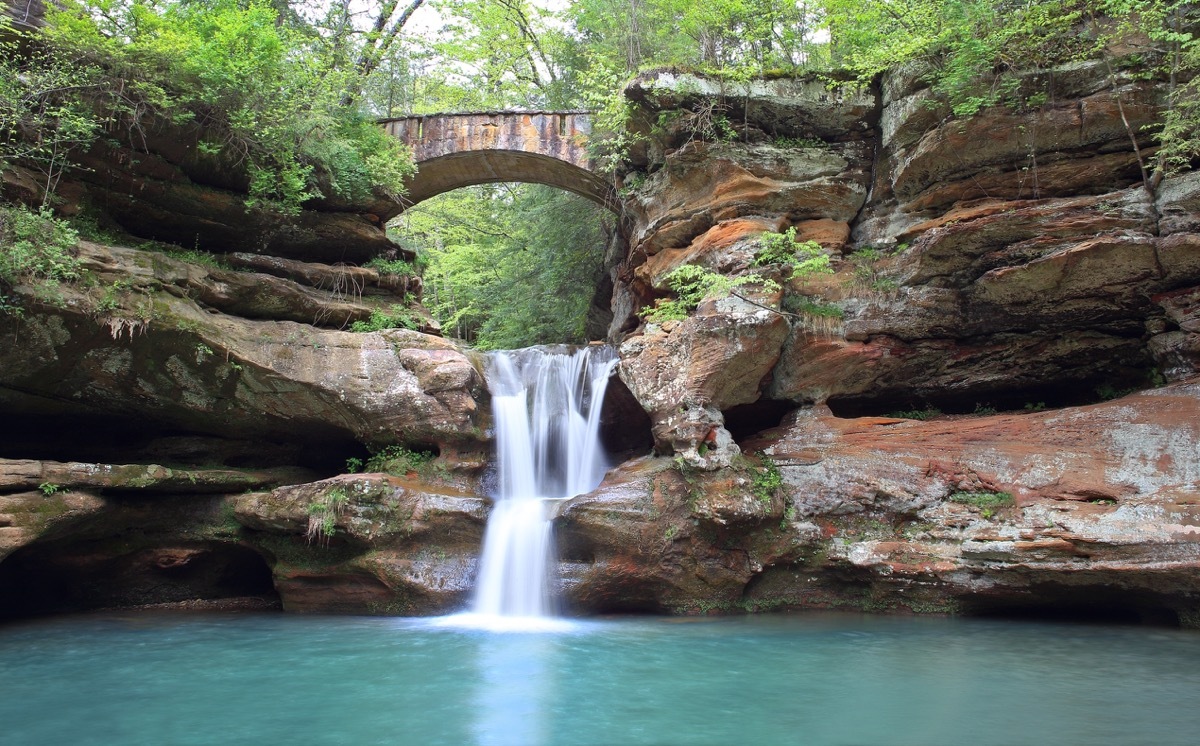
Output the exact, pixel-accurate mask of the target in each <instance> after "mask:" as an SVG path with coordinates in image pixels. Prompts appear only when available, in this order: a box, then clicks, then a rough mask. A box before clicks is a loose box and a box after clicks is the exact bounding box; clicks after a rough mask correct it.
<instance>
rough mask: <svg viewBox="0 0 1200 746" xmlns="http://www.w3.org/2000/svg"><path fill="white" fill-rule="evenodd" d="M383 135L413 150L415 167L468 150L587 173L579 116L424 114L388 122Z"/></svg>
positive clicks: (583, 121)
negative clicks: (550, 161)
mask: <svg viewBox="0 0 1200 746" xmlns="http://www.w3.org/2000/svg"><path fill="white" fill-rule="evenodd" d="M384 126H385V128H386V129H387V132H388V134H389V135H391V136H393V137H396V138H399V139H400V140H401V141H403V142H404V143H406V144H407V145H408V146H409V147H410V148H412V149H413V156H414V158H415V160H416V161H417V163H420V162H421V161H427V160H431V159H433V158H440V157H442V156H446V155H451V154H453V153H462V152H467V151H473V150H519V151H523V152H526V153H538V154H540V155H545V156H549V157H551V158H557V159H559V160H560V161H566V162H567V163H571V164H574V165H576V166H579V167H580V168H585V169H589V170H590V169H591V164H590V160H589V158H588V153H587V139H588V135H589V134H591V131H592V115H591V114H590V113H589V112H584V111H507V112H506V111H498V112H483V113H476V114H428V115H424V116H412V117H404V118H400V119H389V120H386V121H385V122H384Z"/></svg>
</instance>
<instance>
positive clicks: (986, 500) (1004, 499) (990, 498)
mask: <svg viewBox="0 0 1200 746" xmlns="http://www.w3.org/2000/svg"><path fill="white" fill-rule="evenodd" d="M946 499H947V500H949V501H950V502H953V503H958V504H960V505H969V506H971V507H973V508H979V509H980V510H981V511H984V512H985V513H986V515H984V518H990V517H991V516H992V515H994V514H995V510H996V509H997V508H1004V507H1007V506H1009V505H1012V504H1013V496H1012V495H1011V494H1010V493H1008V492H954V493H951V494H950V496H949V497H948V498H946Z"/></svg>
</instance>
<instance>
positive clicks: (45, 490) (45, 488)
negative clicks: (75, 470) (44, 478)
mask: <svg viewBox="0 0 1200 746" xmlns="http://www.w3.org/2000/svg"><path fill="white" fill-rule="evenodd" d="M38 490H40V491H41V493H42V495H44V496H45V497H50V496H51V495H57V494H58V493H59V492H66V488H65V487H63V486H61V485H57V484H54V483H53V482H42V483H41V484H39V485H38Z"/></svg>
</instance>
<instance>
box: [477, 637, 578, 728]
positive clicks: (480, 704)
mask: <svg viewBox="0 0 1200 746" xmlns="http://www.w3.org/2000/svg"><path fill="white" fill-rule="evenodd" d="M557 647H558V642H557V640H556V639H555V638H554V637H553V636H547V635H536V634H515V635H501V636H498V637H493V638H491V639H488V640H486V641H484V642H483V643H482V644H481V645H480V646H479V650H478V652H477V653H476V655H477V658H476V665H477V667H478V671H479V676H478V681H477V683H476V685H475V695H474V698H473V700H472V702H473V704H474V708H473V709H474V712H473V718H474V728H473V732H474V734H475V743H477V744H480V746H508V745H509V744H513V745H514V746H523V745H524V744H541V743H553V740H552V739H551V735H552V734H551V732H550V723H549V719H548V713H547V711H546V710H547V708H546V706H545V704H546V703H547V702H548V701H550V700H551V699H552V698H553V696H554V694H555V691H556V690H557V688H558V686H559V681H558V676H557V675H556V672H557V668H556V663H557V658H558V655H557V653H558V651H557Z"/></svg>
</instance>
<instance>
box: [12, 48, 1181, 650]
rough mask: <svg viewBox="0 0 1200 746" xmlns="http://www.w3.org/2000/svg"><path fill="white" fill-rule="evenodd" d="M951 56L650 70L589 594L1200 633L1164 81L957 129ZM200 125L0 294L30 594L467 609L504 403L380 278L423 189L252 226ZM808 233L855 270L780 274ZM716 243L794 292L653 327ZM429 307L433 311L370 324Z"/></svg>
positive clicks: (410, 287) (130, 175)
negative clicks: (92, 237) (1160, 164)
mask: <svg viewBox="0 0 1200 746" xmlns="http://www.w3.org/2000/svg"><path fill="white" fill-rule="evenodd" d="M921 73H922V71H921V70H918V69H898V70H893V71H890V72H888V73H886V74H884V75H883V76H882V77H881V78H880V80H879V82H878V84H876V85H872V86H867V87H854V86H850V85H845V86H833V87H830V86H828V85H826V83H825V82H823V81H817V80H814V79H806V78H795V79H789V78H781V79H774V80H765V79H764V80H752V81H748V82H736V83H733V82H727V81H726V82H723V81H721V80H718V79H715V78H711V77H707V76H704V75H700V74H694V73H684V72H680V71H675V70H656V71H651V72H645V73H643V74H641V75H640V76H638V77H637V78H636V79H635V80H634V81H633V82H632V83H630V85H629V86H628V87H627V88H626V90H625V97H626V100H627V101H628V104H629V106H630V107H631V110H632V116H631V119H630V131H631V132H635V133H637V134H638V135H639V137H638V138H637V140H636V142H635V144H634V145H633V147H631V149H630V150H629V152H628V155H627V158H626V159H625V160H624V161H623V162H622V164H621V166H620V168H619V169H618V170H617V171H616V173H615V174H614V176H613V182H614V183H613V187H614V191H613V193H614V194H615V195H616V198H617V199H618V200H619V208H620V212H621V214H622V215H623V223H622V230H621V232H620V235H618V236H616V237H615V238H614V240H613V241H612V242H611V244H610V247H609V256H608V257H607V258H606V260H607V261H606V267H607V270H608V274H607V279H606V280H605V281H604V282H603V283H602V284H601V287H599V288H597V296H598V297H600V298H602V299H603V300H604V301H606V303H601V305H606V306H607V307H606V308H604V309H603V310H602V312H601V313H600V314H598V315H596V316H595V317H594V318H593V322H594V323H593V326H601V327H603V326H607V331H606V332H605V335H604V336H605V337H606V341H607V342H609V343H611V344H613V345H615V346H616V348H617V349H618V350H619V358H620V361H619V363H618V364H617V367H616V370H617V373H618V376H619V378H618V379H614V381H613V383H612V385H611V386H610V387H609V389H608V390H607V392H606V393H605V396H604V399H605V414H604V416H603V417H602V418H601V420H602V421H601V422H600V433H601V437H602V439H603V440H604V442H605V445H606V447H607V448H608V450H609V451H610V452H611V453H613V454H614V455H615V456H617V457H619V459H620V462H619V463H618V464H616V465H615V468H613V469H612V470H611V471H609V472H608V474H607V475H606V476H605V477H604V479H603V481H602V482H600V484H599V485H598V486H597V487H595V488H594V489H590V488H588V489H587V490H586V491H585V492H584V494H581V495H578V496H576V497H573V498H571V499H569V500H566V501H564V502H563V504H562V505H561V506H560V507H559V509H558V511H557V515H556V517H555V518H554V529H555V531H556V532H557V534H558V537H559V547H560V553H559V556H558V558H557V562H556V564H557V567H556V570H557V572H556V576H557V577H558V578H559V580H558V582H557V586H558V587H557V589H556V590H557V591H558V593H559V594H560V596H561V598H562V599H563V602H564V604H565V606H566V607H567V609H568V610H569V611H570V612H571V613H574V614H580V615H590V614H601V613H608V612H654V613H670V614H688V615H691V614H708V613H717V612H752V611H766V610H784V609H843V610H844V609H852V610H864V611H874V612H895V613H902V614H909V613H915V614H938V615H940V614H1034V615H1059V614H1061V615H1067V616H1078V617H1084V618H1096V617H1102V618H1113V619H1119V620H1126V621H1141V620H1144V621H1152V622H1162V623H1168V624H1175V625H1181V626H1188V627H1194V626H1196V625H1197V624H1200V586H1198V584H1197V572H1198V570H1200V452H1198V450H1197V448H1196V443H1197V442H1200V432H1198V430H1200V381H1198V379H1197V376H1198V375H1200V373H1198V367H1197V366H1198V365H1200V336H1198V335H1200V177H1198V175H1197V173H1196V172H1195V171H1194V170H1187V169H1184V170H1182V171H1181V172H1179V173H1176V174H1173V175H1171V176H1168V177H1167V178H1165V179H1163V180H1162V181H1161V183H1159V184H1154V185H1151V184H1149V183H1147V182H1146V181H1145V180H1144V174H1143V173H1142V171H1141V169H1140V168H1139V159H1141V158H1142V157H1143V156H1144V155H1145V154H1147V153H1150V152H1152V150H1153V148H1154V145H1153V144H1152V142H1151V141H1150V138H1149V136H1148V135H1146V134H1145V130H1144V128H1145V127H1146V126H1147V125H1150V124H1152V123H1153V122H1154V121H1155V117H1156V116H1158V114H1159V113H1160V112H1161V110H1162V108H1163V107H1164V105H1165V96H1166V85H1167V82H1166V81H1163V80H1161V79H1155V78H1154V77H1153V76H1147V75H1142V74H1139V73H1138V71H1137V70H1135V69H1131V68H1122V67H1118V68H1117V69H1113V68H1112V67H1111V66H1110V65H1107V64H1105V63H1104V62H1102V61H1090V62H1080V63H1072V64H1069V65H1063V66H1059V67H1055V68H1053V69H1047V70H1037V71H1031V72H1029V73H1028V74H1026V75H1025V76H1024V77H1023V78H1021V80H1020V85H1021V86H1024V87H1026V88H1028V90H1029V91H1031V92H1032V91H1034V90H1041V88H1040V87H1041V86H1043V85H1044V84H1045V82H1046V80H1047V79H1050V80H1052V82H1053V85H1052V90H1053V97H1052V98H1049V99H1047V100H1046V101H1043V102H1042V103H1040V104H1039V105H1037V106H1020V107H1016V108H1012V107H1008V106H1003V105H997V106H993V107H991V108H985V109H984V110H982V111H981V112H979V113H978V114H976V115H974V116H971V117H959V116H956V115H955V114H954V113H953V111H952V110H951V109H950V107H949V105H948V104H947V103H946V102H945V101H943V100H941V99H940V98H939V94H938V93H937V92H935V91H933V90H932V89H931V88H930V87H928V85H926V83H925V82H924V81H923V78H922V74H921ZM714 112H717V113H719V114H720V116H721V117H722V119H723V121H725V122H726V123H727V124H728V125H729V127H730V128H731V132H732V133H733V134H732V135H720V133H719V132H718V131H717V130H716V129H714V127H715V124H714V122H715V120H714ZM202 139H203V132H202V131H201V129H200V128H199V127H198V126H197V125H195V124H194V123H190V124H189V123H184V124H178V123H173V122H168V121H165V120H164V121H154V122H151V123H149V124H148V125H147V126H146V128H145V130H144V131H143V133H141V134H140V135H139V137H138V139H136V140H134V139H133V138H132V135H131V136H130V137H128V138H125V139H121V138H117V137H114V138H113V139H111V140H105V141H98V142H97V143H96V144H95V145H94V146H93V147H92V148H91V149H90V150H88V151H86V152H84V153H83V154H82V155H81V156H80V164H79V166H78V167H77V168H75V169H72V170H70V171H68V172H67V173H66V174H64V176H63V179H62V182H61V184H60V185H59V187H58V192H59V194H60V195H61V196H62V197H63V204H62V205H61V206H60V208H59V209H60V212H61V213H63V214H71V213H72V211H80V210H84V208H85V207H86V209H87V210H92V211H95V212H98V213H99V214H100V215H101V216H102V217H103V218H104V220H105V221H111V223H112V224H114V225H116V226H119V228H120V229H121V230H122V231H124V237H123V238H121V239H120V240H114V241H88V240H84V241H81V242H80V243H79V245H78V249H77V258H78V260H79V263H80V266H81V267H82V268H83V269H84V270H86V273H87V276H88V280H87V281H86V282H75V283H62V284H61V285H59V286H57V287H56V288H54V289H53V294H52V296H47V295H46V289H45V288H44V287H43V286H41V285H38V284H36V283H32V282H30V283H25V284H18V285H16V286H14V287H13V288H11V290H10V291H9V292H8V295H7V296H6V297H10V298H11V302H12V303H14V304H16V305H19V306H20V307H21V308H22V309H23V312H22V313H21V314H19V315H16V314H4V315H0V337H2V338H3V339H4V340H5V348H4V359H3V363H2V364H0V412H3V415H4V421H5V422H6V423H7V424H8V427H7V428H5V429H4V432H3V433H2V434H0V456H3V458H2V459H0V597H3V598H4V599H5V603H4V604H3V606H2V607H0V616H4V617H10V618H17V617H25V616H32V615H38V614H46V613H56V612H67V611H79V610H91V609H100V608H109V609H111V608H131V607H146V606H159V605H184V606H194V607H201V608H204V607H214V608H280V607H281V608H283V609H284V610H286V611H295V612H337V613H356V614H363V613H366V614H383V615H431V614H441V613H446V612H451V611H457V610H461V609H463V608H464V607H465V606H466V605H467V604H468V602H469V599H470V597H471V595H472V592H473V587H474V581H475V578H476V577H477V576H478V573H479V567H478V560H479V556H480V548H481V546H482V545H483V538H484V530H485V529H484V525H485V521H486V519H487V517H488V515H489V514H493V515H494V514H495V513H496V512H497V510H498V509H499V508H498V507H496V506H493V505H492V504H491V501H490V500H489V499H487V497H485V495H487V494H488V490H487V488H486V482H487V480H488V479H489V478H490V477H489V476H488V475H489V470H490V468H491V466H492V462H493V460H494V459H493V457H492V452H493V446H494V440H495V432H496V430H497V428H498V427H499V422H498V420H497V419H496V418H494V417H493V415H491V414H490V407H491V406H492V405H493V404H494V402H495V400H496V398H497V397H496V396H495V395H494V392H493V393H492V394H489V393H488V391H487V388H486V386H485V379H484V375H483V371H484V366H485V364H486V363H485V361H484V359H483V356H482V355H481V354H480V353H478V352H476V351H474V350H471V349H469V348H467V347H465V346H464V345H461V344H459V343H457V342H455V341H453V340H450V339H447V338H444V337H442V336H439V327H438V325H437V323H436V322H435V321H434V320H433V319H432V318H431V317H430V316H429V315H428V314H427V313H425V312H424V311H423V309H422V307H421V306H420V303H419V299H420V295H421V291H422V287H421V280H420V278H419V277H416V276H405V275H395V274H388V273H386V272H381V271H379V270H378V269H374V268H371V267H368V266H365V265H366V263H367V260H368V259H370V258H372V257H375V256H389V257H394V258H398V259H410V260H411V259H413V256H412V255H411V252H409V251H408V250H407V249H405V248H404V247H402V246H400V245H398V244H396V243H394V242H392V241H391V240H390V239H389V238H388V236H387V235H386V233H385V230H384V226H385V224H386V223H387V221H388V220H389V219H391V218H392V217H394V216H395V215H396V214H398V213H399V211H400V205H398V204H396V203H394V202H389V201H387V200H382V199H380V200H376V201H374V202H371V203H350V202H346V201H338V200H335V199H327V200H314V201H313V202H312V203H310V204H306V205H305V209H303V210H301V211H299V212H298V213H297V214H296V215H295V216H293V217H288V218H281V217H279V216H273V215H269V214H267V213H266V212H261V211H250V212H247V210H246V208H245V204H244V202H245V197H246V179H245V178H244V175H242V174H238V173H233V172H231V171H224V170H222V168H221V165H222V164H220V163H219V162H218V161H217V160H214V159H213V158H211V157H209V156H207V155H205V153H204V152H203V150H202V149H201V148H199V143H200V142H201V140H202ZM35 176H36V175H35V174H33V173H31V172H30V171H29V170H28V169H23V168H22V167H20V166H15V167H12V168H9V169H6V170H5V171H3V173H2V174H0V178H2V179H3V193H4V195H5V197H6V198H8V199H12V200H24V201H26V202H31V203H33V202H37V200H38V196H39V189H40V187H39V181H38V179H37V178H35ZM503 177H504V174H503V173H500V174H496V175H495V177H494V178H495V179H500V178H503ZM489 178H492V177H489ZM547 178H548V179H549V178H550V177H547ZM555 178H557V177H555ZM557 185H558V186H562V184H557ZM788 229H794V231H793V233H792V234H791V235H793V236H794V237H795V238H796V240H797V241H814V242H816V243H817V244H819V245H820V247H821V249H822V252H823V253H824V255H826V256H828V257H829V258H830V264H831V267H832V269H833V270H834V271H833V272H832V273H831V274H813V275H807V276H791V275H790V273H789V272H788V271H787V270H786V268H784V267H781V266H770V265H767V266H758V267H756V266H755V264H754V263H755V261H756V258H757V256H758V252H759V251H760V249H761V240H762V238H761V237H762V236H763V234H764V233H767V234H783V233H785V231H787V230H788ZM134 237H136V238H138V239H147V240H148V239H157V240H159V241H170V242H174V243H175V244H181V245H182V246H185V247H193V248H195V249H202V250H205V251H208V252H210V254H209V255H207V256H208V257H209V259H207V260H206V259H205V256H206V255H204V254H202V253H199V252H195V251H193V252H192V253H190V254H189V253H187V252H185V251H180V250H178V246H177V247H175V249H173V250H167V251H164V250H163V249H164V246H163V245H161V244H159V245H152V244H147V245H140V246H134V245H132V244H133V243H134V240H133V239H134ZM212 257H216V258H218V259H219V261H211V258H212ZM685 265H694V266H697V267H701V268H704V269H706V270H708V271H710V272H711V273H714V274H716V275H721V276H725V277H738V276H745V275H746V274H747V273H751V272H757V273H759V274H760V275H761V276H762V277H763V278H764V279H768V280H771V281H772V282H771V283H765V282H764V283H759V284H748V285H744V286H742V287H740V288H739V289H738V291H737V292H736V293H731V294H726V295H724V296H723V297H711V298H707V299H705V300H703V301H702V302H700V303H699V304H698V307H697V308H695V309H694V312H692V313H691V314H689V315H687V317H686V318H683V319H677V320H666V321H662V322H661V323H651V322H647V321H645V320H644V318H643V316H642V315H640V312H641V311H642V309H643V308H645V307H647V306H653V305H654V303H655V302H656V301H657V300H659V299H669V298H671V297H672V296H673V291H672V289H671V286H670V281H669V276H670V274H671V272H672V271H674V270H675V269H677V268H678V267H681V266H685ZM396 306H400V307H402V308H403V309H404V310H405V312H406V313H407V314H409V317H408V319H409V321H410V322H411V324H410V326H411V327H414V328H408V329H405V328H391V329H381V330H376V331H369V332H352V331H349V329H350V328H351V327H352V325H353V324H354V323H355V322H365V321H367V320H369V319H370V318H371V316H372V313H373V312H376V311H380V310H386V309H394V308H395V307H396ZM422 453H427V454H429V457H419V458H414V457H413V456H414V455H419V454H422ZM348 461H349V462H358V464H360V465H370V466H372V467H379V468H371V469H370V470H368V471H366V472H365V473H364V472H363V471H361V469H360V470H359V471H352V470H351V469H350V468H348V467H347V463H348ZM554 496H555V497H559V496H561V495H557V494H556V495H554ZM497 505H499V503H498V504H497Z"/></svg>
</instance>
